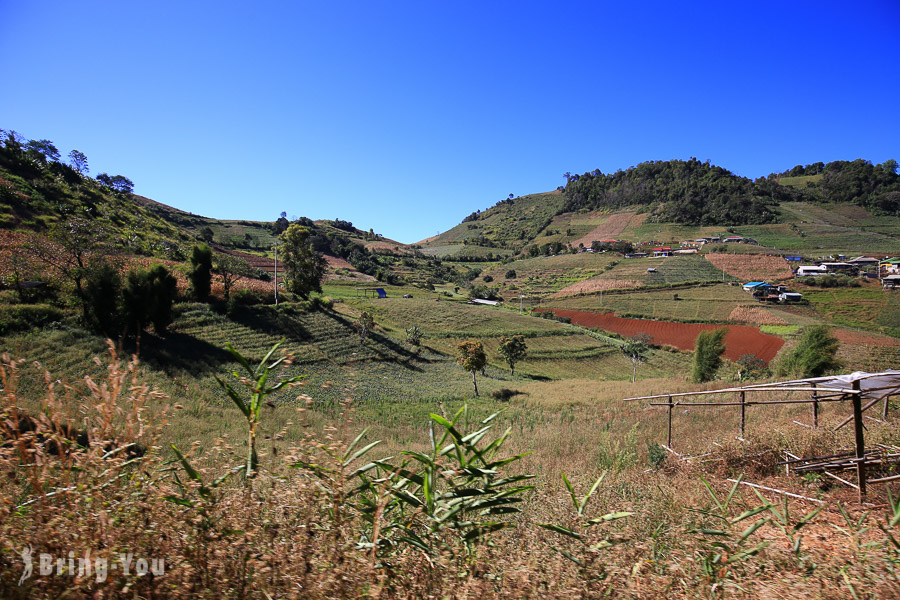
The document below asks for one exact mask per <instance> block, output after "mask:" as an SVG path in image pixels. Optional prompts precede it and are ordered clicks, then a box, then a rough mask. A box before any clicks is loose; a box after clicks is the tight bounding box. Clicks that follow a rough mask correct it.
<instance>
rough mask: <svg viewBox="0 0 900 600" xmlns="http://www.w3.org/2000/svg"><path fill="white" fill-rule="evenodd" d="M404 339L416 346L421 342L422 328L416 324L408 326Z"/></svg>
mask: <svg viewBox="0 0 900 600" xmlns="http://www.w3.org/2000/svg"><path fill="white" fill-rule="evenodd" d="M406 341H407V342H409V343H410V344H412V345H413V346H418V345H419V344H421V343H422V330H421V329H419V328H418V327H417V326H416V325H413V326H412V327H410V328H408V329H407V330H406Z"/></svg>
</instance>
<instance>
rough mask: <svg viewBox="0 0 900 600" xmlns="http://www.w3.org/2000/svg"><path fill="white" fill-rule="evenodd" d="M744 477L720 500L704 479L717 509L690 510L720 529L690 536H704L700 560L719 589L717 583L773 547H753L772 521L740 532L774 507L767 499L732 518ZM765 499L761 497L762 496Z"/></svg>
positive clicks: (698, 530)
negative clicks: (756, 535) (753, 539)
mask: <svg viewBox="0 0 900 600" xmlns="http://www.w3.org/2000/svg"><path fill="white" fill-rule="evenodd" d="M741 479H742V477H738V478H737V480H736V481H735V482H734V485H732V486H731V489H730V490H729V491H728V493H727V494H726V495H725V496H724V497H723V498H721V499H720V497H719V495H718V494H716V491H715V490H714V489H713V488H712V486H711V485H709V482H707V481H706V479H704V478H703V477H702V476H701V477H700V481H702V482H703V485H704V487H705V488H706V490H707V491H708V492H709V495H710V497H711V498H712V500H713V507H712V508H709V509H688V510H691V511H692V512H696V513H698V514H701V515H703V516H705V517H708V518H710V519H713V520H714V521H715V522H717V524H718V527H716V526H713V527H695V528H690V529H688V533H694V534H697V535H698V536H700V539H701V544H702V546H701V549H699V550H697V560H698V561H699V562H700V564H701V566H702V568H703V573H704V574H705V575H706V578H707V581H708V582H710V583H712V584H713V586H716V584H717V582H719V581H721V580H723V579H726V578H727V577H728V576H730V575H731V573H732V570H733V569H734V567H735V566H737V565H738V564H739V563H742V562H744V561H746V560H747V559H749V558H750V557H752V556H755V555H757V554H759V553H760V552H762V550H763V549H764V548H765V547H766V546H768V545H769V542H768V541H763V542H759V543H757V544H756V545H752V546H751V545H750V538H751V536H752V535H753V534H754V533H756V531H757V530H758V529H759V528H760V527H762V526H763V525H765V524H766V523H768V522H769V521H770V520H771V518H769V517H761V518H759V519H758V520H756V521H755V522H753V523H752V524H751V525H750V526H749V527H746V528H744V529H742V530H740V531H738V530H737V526H738V523H741V522H743V521H745V520H747V519H749V518H751V517H755V516H756V515H759V514H760V513H763V512H766V511H768V510H769V509H770V508H771V507H772V505H771V504H770V503H769V502H767V501H765V499H763V504H762V505H760V506H756V507H754V508H751V509H748V510H746V511H744V512H742V513H741V514H739V515H737V516H732V515H731V512H732V511H731V510H730V507H731V504H732V501H733V500H734V499H735V495H736V493H737V489H738V486H739V485H740V482H741ZM760 497H761V496H760Z"/></svg>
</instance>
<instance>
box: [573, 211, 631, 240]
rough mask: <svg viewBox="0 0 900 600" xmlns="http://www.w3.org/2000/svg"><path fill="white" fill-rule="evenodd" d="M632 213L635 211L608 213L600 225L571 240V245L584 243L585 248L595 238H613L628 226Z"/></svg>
mask: <svg viewBox="0 0 900 600" xmlns="http://www.w3.org/2000/svg"><path fill="white" fill-rule="evenodd" d="M634 215H635V213H633V212H627V213H615V214H612V215H609V218H608V219H606V221H604V222H603V224H602V225H600V226H599V227H597V228H595V229H594V230H593V231H591V232H590V233H589V234H587V235H586V236H584V237H582V238H579V239H577V240H575V241H573V242H572V245H573V246H575V247H577V246H578V244H584V246H585V247H586V248H590V247H591V242H593V241H595V240H597V241H599V240H611V239H615V238H616V236H618V235H621V233H622V232H623V231H625V228H626V227H628V223H629V222H630V221H631V218H632V217H633V216H634Z"/></svg>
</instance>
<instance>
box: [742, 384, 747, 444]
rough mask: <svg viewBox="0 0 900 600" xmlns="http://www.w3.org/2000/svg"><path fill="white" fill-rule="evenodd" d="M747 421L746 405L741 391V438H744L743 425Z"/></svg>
mask: <svg viewBox="0 0 900 600" xmlns="http://www.w3.org/2000/svg"><path fill="white" fill-rule="evenodd" d="M746 422H747V405H746V404H744V392H741V440H743V439H744V425H745V424H746Z"/></svg>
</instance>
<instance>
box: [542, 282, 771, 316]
mask: <svg viewBox="0 0 900 600" xmlns="http://www.w3.org/2000/svg"><path fill="white" fill-rule="evenodd" d="M675 296H677V297H678V299H677V300H676V299H675ZM749 304H752V305H754V306H755V305H756V303H755V302H754V301H753V299H752V298H751V297H750V295H749V294H747V293H746V292H744V291H743V290H742V289H741V288H740V287H739V286H730V285H712V286H708V287H692V288H686V289H678V290H675V291H671V290H636V291H628V292H613V293H604V294H603V295H602V298H601V296H600V295H599V294H591V295H589V296H577V297H572V298H559V299H551V300H548V301H545V302H544V303H542V304H541V306H542V307H543V306H547V307H556V308H568V309H572V310H611V311H613V312H615V313H616V314H618V315H623V314H628V315H639V316H642V317H647V318H652V319H663V320H676V321H678V320H682V321H684V320H689V321H694V320H698V321H727V320H728V316H729V315H730V314H731V311H732V310H734V309H735V308H736V307H738V306H743V305H749Z"/></svg>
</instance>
